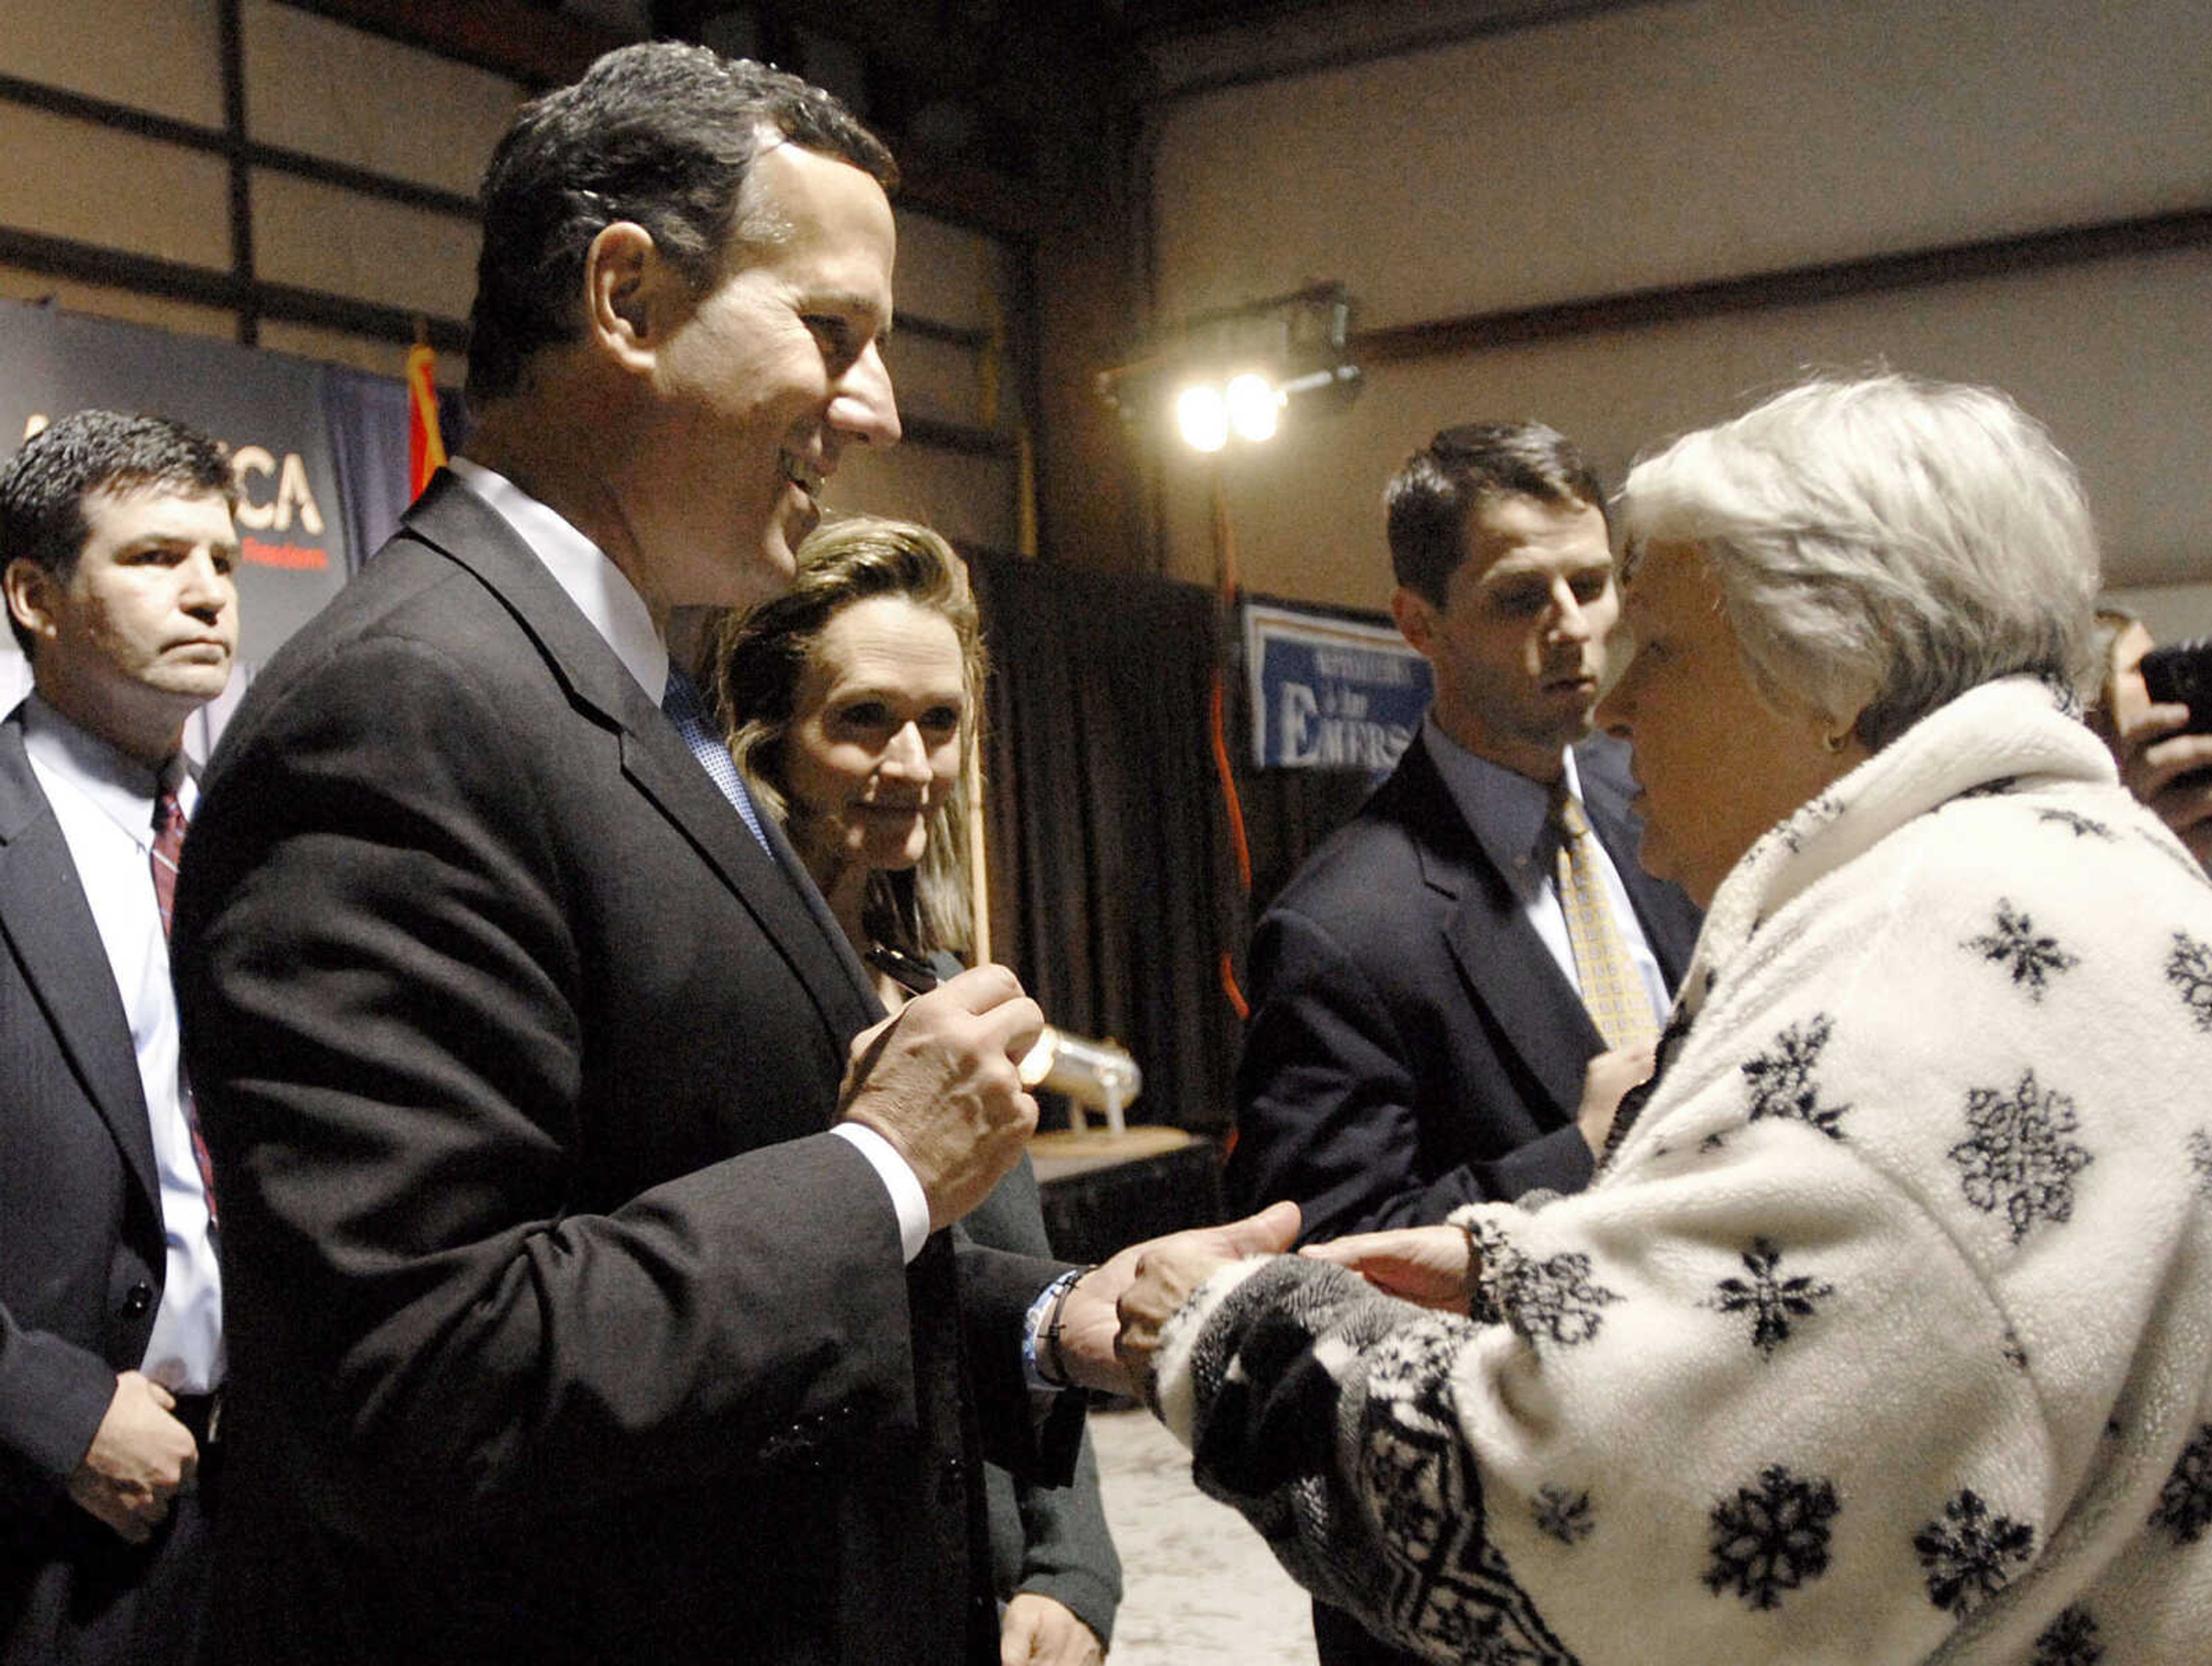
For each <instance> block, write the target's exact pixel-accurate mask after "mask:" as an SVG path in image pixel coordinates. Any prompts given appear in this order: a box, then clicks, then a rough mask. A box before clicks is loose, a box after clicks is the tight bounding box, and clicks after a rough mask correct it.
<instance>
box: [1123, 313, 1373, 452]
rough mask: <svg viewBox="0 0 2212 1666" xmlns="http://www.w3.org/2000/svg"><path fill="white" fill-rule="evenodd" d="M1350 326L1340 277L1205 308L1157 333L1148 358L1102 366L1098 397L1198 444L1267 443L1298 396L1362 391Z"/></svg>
mask: <svg viewBox="0 0 2212 1666" xmlns="http://www.w3.org/2000/svg"><path fill="white" fill-rule="evenodd" d="M1351 329H1352V300H1351V297H1350V295H1349V294H1346V290H1345V288H1344V286H1343V285H1342V284H1340V283H1325V284H1317V285H1315V286H1314V287H1312V288H1306V289H1301V290H1297V291H1296V292H1295V293H1293V294H1287V295H1276V296H1273V297H1271V298H1270V299H1268V300H1260V301H1251V302H1248V303H1246V304H1244V305H1243V306H1230V307H1223V308H1220V309H1218V311H1215V312H1205V313H1200V314H1199V315H1198V316H1197V317H1195V318H1190V319H1188V320H1186V321H1185V322H1184V323H1182V324H1179V325H1177V326H1176V327H1175V328H1174V329H1172V330H1167V331H1164V332H1163V333H1162V334H1161V335H1159V336H1157V337H1156V338H1155V339H1154V341H1153V342H1152V344H1151V350H1150V351H1149V352H1147V353H1146V354H1145V355H1144V356H1143V357H1141V358H1139V359H1137V360H1133V361H1132V362H1131V363H1129V364H1127V365H1121V366H1117V367H1115V368H1114V369H1111V370H1103V371H1101V372H1099V373H1098V376H1097V390H1098V393H1099V397H1101V398H1103V399H1104V400H1105V401H1106V402H1107V403H1109V404H1110V405H1112V406H1113V407H1114V408H1115V409H1116V410H1118V411H1119V412H1120V413H1121V417H1122V420H1123V421H1127V422H1128V423H1130V424H1131V425H1132V426H1150V425H1152V424H1154V423H1160V424H1162V425H1163V426H1164V427H1170V428H1171V429H1172V430H1173V431H1174V432H1175V433H1176V434H1178V435H1179V436H1180V437H1181V438H1182V441H1183V443H1184V444H1185V445H1188V446H1189V447H1190V448H1191V449H1192V450H1193V451H1201V452H1216V451H1221V450H1223V449H1224V448H1225V447H1226V446H1227V445H1230V444H1231V441H1237V442H1241V443H1243V444H1245V445H1263V444H1265V443H1266V442H1267V441H1268V440H1270V439H1273V438H1274V436H1275V433H1276V431H1277V429H1278V428H1279V426H1280V425H1281V422H1282V421H1283V418H1284V416H1285V415H1286V414H1287V413H1288V412H1289V411H1290V410H1291V408H1292V407H1293V406H1294V405H1296V406H1298V407H1301V408H1304V409H1317V408H1319V407H1321V406H1322V405H1324V404H1330V405H1338V406H1340V405H1343V404H1346V403H1350V402H1351V401H1352V399H1353V398H1355V397H1358V392H1359V385H1360V376H1359V367H1358V365H1356V364H1354V363H1352V356H1351V346H1350V339H1351Z"/></svg>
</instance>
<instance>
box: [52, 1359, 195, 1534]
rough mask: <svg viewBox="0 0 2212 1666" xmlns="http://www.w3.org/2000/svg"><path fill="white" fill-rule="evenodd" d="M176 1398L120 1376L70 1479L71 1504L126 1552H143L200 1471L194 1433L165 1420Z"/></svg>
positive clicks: (138, 1378)
mask: <svg viewBox="0 0 2212 1666" xmlns="http://www.w3.org/2000/svg"><path fill="white" fill-rule="evenodd" d="M176 1403H177V1402H176V1397H175V1396H173V1395H172V1394H171V1393H170V1392H169V1390H167V1389H165V1388H163V1387H162V1386H161V1384H159V1383H156V1382H155V1381H153V1380H152V1379H151V1378H147V1377H144V1376H142V1375H140V1374H139V1373H138V1372H135V1371H126V1372H122V1373H121V1374H119V1375H118V1377H117V1378H116V1379H115V1397H114V1398H113V1399H112V1400H110V1401H109V1402H107V1412H106V1415H105V1416H103V1417H102V1418H101V1419H100V1427H99V1429H98V1430H97V1431H96V1432H95V1433H94V1435H93V1437H92V1448H91V1450H90V1451H88V1452H86V1453H85V1455H84V1458H83V1460H82V1462H81V1463H78V1465H77V1466H76V1474H75V1475H71V1476H70V1479H69V1493H70V1498H72V1499H75V1500H76V1502H77V1504H78V1505H80V1506H82V1508H83V1509H85V1510H86V1511H88V1512H90V1513H91V1514H92V1515H93V1516H94V1517H95V1518H98V1519H99V1520H100V1521H101V1522H103V1523H105V1524H106V1525H107V1526H109V1527H111V1528H112V1529H114V1530H115V1531H116V1532H118V1533H119V1534H121V1535H122V1536H124V1537H125V1538H126V1539H128V1540H129V1541H130V1542H131V1543H132V1544H143V1543H145V1542H146V1541H147V1540H148V1539H149V1538H151V1537H152V1536H153V1534H154V1530H155V1528H157V1527H159V1526H160V1525H161V1522H162V1520H163V1518H166V1517H167V1515H168V1513H169V1502H170V1500H171V1499H173V1498H175V1497H176V1495H177V1491H178V1489H179V1487H182V1486H183V1485H184V1484H185V1482H186V1481H190V1480H191V1478H192V1475H193V1473H194V1472H195V1471H196V1470H197V1469H198V1468H199V1462H200V1454H199V1448H198V1446H197V1445H195V1444H194V1443H193V1440H192V1432H191V1430H190V1429H188V1428H186V1427H185V1426H184V1425H183V1424H181V1423H179V1421H177V1420H176V1419H175V1418H173V1417H172V1416H171V1415H169V1414H170V1412H171V1411H172V1410H173V1409H174V1408H175V1406H176Z"/></svg>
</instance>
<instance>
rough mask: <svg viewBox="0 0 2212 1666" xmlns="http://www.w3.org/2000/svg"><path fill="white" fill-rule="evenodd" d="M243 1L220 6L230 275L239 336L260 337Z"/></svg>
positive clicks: (248, 342) (242, 339)
mask: <svg viewBox="0 0 2212 1666" xmlns="http://www.w3.org/2000/svg"><path fill="white" fill-rule="evenodd" d="M218 16H219V19H220V22H219V27H220V30H221V44H222V124H223V134H224V136H225V138H226V139H227V140H228V144H227V146H226V154H228V157H229V159H230V275H231V277H232V278H233V279H234V281H235V282H236V283H237V285H238V340H239V344H240V346H242V347H256V346H258V345H259V344H260V341H261V304H260V302H259V300H258V299H257V297H256V292H255V282H254V274H253V176H252V169H251V167H248V166H247V163H246V39H245V27H244V24H243V22H242V21H241V20H240V0H222V3H221V5H220V7H219V8H218Z"/></svg>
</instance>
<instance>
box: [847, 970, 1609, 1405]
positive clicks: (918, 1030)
mask: <svg viewBox="0 0 2212 1666" xmlns="http://www.w3.org/2000/svg"><path fill="white" fill-rule="evenodd" d="M1043 1028H1044V1015H1043V1014H1042V1012H1041V1011H1039V1009H1038V1008H1037V1004H1036V1002H1034V1001H1032V1000H1030V998H1029V997H1028V996H1026V995H1024V994H1023V992H1022V988H1021V984H1020V983H1019V982H1018V980H1017V979H1016V978H1015V977H1014V975H1013V973H1012V972H1009V971H1007V970H1006V968H1005V967H1004V966H977V967H975V969H974V970H972V971H969V972H962V973H961V974H960V975H959V976H958V977H957V978H947V979H946V980H945V982H944V983H942V984H939V985H938V986H937V988H935V989H934V990H933V991H930V992H928V993H927V994H925V995H919V996H916V997H915V998H914V999H913V1000H912V1001H909V1002H908V1003H907V1004H906V1005H905V1006H904V1007H902V1008H901V1009H899V1011H898V1012H897V1013H896V1015H894V1016H892V1017H890V1018H888V1019H886V1020H884V1022H882V1023H881V1024H878V1025H877V1026H875V1027H873V1028H872V1029H869V1030H866V1031H864V1032H862V1033H861V1034H860V1036H858V1037H857V1038H855V1039H854V1043H853V1063H852V1066H851V1068H850V1069H848V1072H847V1074H846V1079H845V1086H844V1091H843V1093H842V1096H841V1103H842V1115H843V1116H845V1117H848V1118H852V1119H853V1120H854V1121H856V1122H860V1123H862V1124H866V1126H868V1127H870V1128H872V1129H873V1130H875V1131H876V1132H877V1133H878V1134H880V1135H882V1136H884V1139H886V1140H887V1141H889V1142H890V1143H891V1145H892V1146H893V1147H894V1148H896V1149H897V1151H898V1153H899V1154H900V1155H901V1156H902V1158H904V1159H905V1160H906V1162H907V1165H908V1167H910V1168H911V1169H912V1170H913V1171H914V1174H915V1178H916V1179H917V1180H919V1181H920V1182H921V1188H922V1191H923V1193H924V1194H925V1195H926V1196H927V1198H928V1200H929V1215H930V1226H931V1228H932V1229H933V1230H934V1229H936V1228H938V1227H944V1226H947V1225H949V1224H951V1222H952V1221H957V1220H958V1219H960V1218H961V1217H962V1216H963V1215H966V1214H967V1213H968V1212H969V1210H970V1209H974V1208H975V1206H976V1204H978V1203H981V1201H982V1200H983V1198H984V1197H985V1196H987V1195H988V1194H989V1192H990V1190H991V1189H992V1187H994V1186H995V1185H996V1184H998V1183H999V1180H1000V1178H1001V1177H1002V1176H1004V1175H1005V1173H1006V1171H1007V1170H1008V1169H1010V1168H1012V1166H1013V1165H1014V1163H1015V1161H1016V1160H1017V1159H1018V1157H1019V1156H1020V1154H1021V1151H1022V1148H1023V1146H1024V1144H1025V1143H1026V1142H1027V1141H1028V1139H1029V1137H1030V1134H1031V1133H1032V1132H1033V1131H1034V1130H1035V1129H1036V1114H1037V1110H1036V1100H1034V1099H1032V1098H1031V1097H1030V1094H1029V1092H1028V1090H1027V1089H1026V1088H1025V1087H1024V1086H1023V1083H1022V1079H1021V1073H1020V1069H1019V1061H1020V1060H1021V1059H1022V1058H1023V1057H1025V1056H1026V1055H1027V1054H1028V1053H1029V1051H1030V1049H1031V1048H1032V1047H1034V1046H1035V1045H1036V1041H1037V1038H1038V1036H1039V1035H1040V1034H1041V1033H1042V1031H1043ZM1647 1068H1648V1067H1647ZM1297 1232H1298V1210H1297V1205H1296V1204H1295V1203H1276V1204H1273V1205H1271V1206H1270V1207H1268V1208H1267V1209H1262V1210H1261V1211H1260V1212H1259V1213H1258V1214H1257V1215H1249V1216H1247V1217H1246V1218H1245V1219H1243V1220H1242V1221H1231V1222H1229V1223H1228V1224H1227V1225H1225V1226H1219V1227H1199V1228H1196V1229H1194V1230H1192V1231H1189V1232H1183V1233H1172V1234H1170V1235H1169V1236H1167V1237H1164V1238H1157V1239H1151V1240H1149V1241H1147V1242H1146V1243H1142V1244H1133V1245H1130V1246H1129V1247H1128V1248H1127V1249H1125V1250H1123V1251H1121V1252H1120V1253H1119V1254H1117V1255H1115V1257H1113V1258H1112V1259H1111V1260H1109V1261H1107V1262H1104V1263H1101V1264H1100V1265H1098V1266H1097V1267H1094V1268H1092V1269H1090V1271H1088V1272H1086V1273H1085V1275H1083V1277H1082V1278H1081V1279H1079V1280H1078V1281H1076V1283H1075V1284H1074V1286H1073V1287H1072V1288H1071V1289H1070V1290H1069V1291H1068V1293H1067V1294H1066V1298H1065V1299H1064V1301H1063V1303H1062V1306H1061V1308H1060V1316H1059V1354H1060V1361H1061V1363H1062V1366H1063V1367H1064V1368H1065V1370H1066V1372H1067V1373H1068V1376H1069V1377H1070V1378H1071V1379H1072V1380H1073V1382H1075V1383H1076V1384H1079V1385H1080V1386H1082V1387H1085V1388H1089V1389H1096V1390H1100V1391H1101V1392H1103V1393H1109V1394H1117V1395H1122V1396H1128V1397H1131V1398H1142V1397H1145V1390H1146V1386H1147V1383H1148V1379H1149V1378H1150V1374H1151V1367H1152V1358H1153V1355H1154V1354H1156V1353H1157V1352H1158V1348H1159V1344H1160V1336H1161V1332H1162V1330H1163V1329H1164V1327H1165V1326H1166V1324H1167V1323H1168V1321H1169V1320H1170V1318H1173V1317H1174V1315H1175V1313H1176V1311H1177V1310H1178V1309H1180V1308H1181V1307H1182V1305H1183V1303H1184V1301H1185V1300H1187V1299H1188V1298H1189V1296H1190V1294H1191V1293H1192V1292H1193V1291H1194V1290H1196V1289H1197V1288H1198V1287H1199V1286H1200V1284H1202V1283H1204V1282H1205V1281H1206V1279H1208V1278H1209V1277H1211V1276H1212V1275H1213V1273H1214V1272H1216V1271H1217V1270H1218V1269H1220V1268H1222V1267H1223V1266H1225V1265H1227V1264H1228V1263H1231V1262H1235V1261H1238V1260H1242V1259H1243V1257H1246V1256H1251V1255H1275V1254H1281V1253H1283V1252H1284V1251H1287V1250H1288V1249H1289V1248H1290V1247H1291V1243H1292V1241H1293V1240H1294V1239H1296V1238H1297ZM1304 1254H1306V1255H1309V1256H1312V1257H1316V1258H1319V1259H1322V1260H1327V1261H1334V1262H1335V1263H1338V1264H1339V1265H1341V1266H1346V1267H1349V1268H1351V1269H1353V1270H1354V1271H1356V1272H1358V1273H1360V1274H1362V1275H1364V1276H1365V1277H1366V1278H1368V1279H1369V1280H1370V1281H1371V1282H1373V1283H1375V1284H1376V1285H1377V1286H1379V1287H1381V1288H1383V1289H1384V1290H1386V1291H1388V1292H1389V1293H1391V1294H1393V1295H1397V1296H1401V1297H1404V1298H1406V1299H1409V1300H1413V1301H1419V1302H1423V1303H1425V1305H1429V1306H1440V1307H1450V1308H1453V1309H1455V1310H1456V1311H1459V1312H1465V1311H1466V1304H1467V1289H1468V1277H1469V1275H1470V1274H1471V1271H1472V1264H1473V1257H1472V1254H1471V1251H1470V1249H1469V1244H1468V1236H1467V1234H1466V1233H1462V1231H1460V1230H1459V1228H1458V1227H1412V1228H1407V1229H1403V1230H1400V1231H1395V1232H1383V1233H1362V1234H1360V1235H1358V1236H1357V1237H1353V1238H1346V1239H1339V1240H1337V1241H1336V1242H1335V1243H1333V1244H1326V1245H1310V1246H1308V1248H1307V1249H1306V1250H1305V1251H1304Z"/></svg>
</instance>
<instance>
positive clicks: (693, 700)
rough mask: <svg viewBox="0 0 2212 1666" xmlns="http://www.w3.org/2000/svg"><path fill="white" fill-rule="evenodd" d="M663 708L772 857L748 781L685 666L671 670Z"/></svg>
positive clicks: (669, 669)
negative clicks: (745, 779)
mask: <svg viewBox="0 0 2212 1666" xmlns="http://www.w3.org/2000/svg"><path fill="white" fill-rule="evenodd" d="M660 709H661V710H662V711H663V712H666V713H667V714H668V721H669V722H671V723H672V724H675V725H676V732H677V733H678V735H681V736H683V737H684V745H686V746H688V747H690V748H691V755H692V756H693V757H695V758H696V759H697V760H699V767H700V768H702V769H703V770H705V771H706V772H707V775H708V779H710V780H711V781H713V782H714V785H716V786H718V787H720V789H721V790H722V797H725V798H726V799H728V800H729V801H730V803H731V804H732V806H733V807H734V808H735V809H736V810H737V812H738V815H741V816H743V817H744V821H745V826H746V827H749V828H750V829H751V831H752V836H753V837H754V838H755V839H758V840H760V845H761V849H763V851H767V852H768V853H769V855H770V856H774V855H775V847H774V846H772V845H769V842H768V834H767V833H765V832H763V830H762V827H761V824H760V811H759V810H757V809H755V808H754V806H753V797H752V794H750V793H749V792H747V791H745V784H744V778H743V777H742V776H740V775H739V774H738V766H737V761H736V760H734V759H733V758H732V757H731V756H730V748H728V747H726V746H725V745H723V744H722V740H721V737H720V736H719V735H717V734H715V732H714V726H713V725H712V724H709V723H708V721H707V708H706V706H704V705H702V703H701V701H700V699H699V690H698V688H696V686H695V685H694V684H693V682H692V681H691V679H690V677H688V676H686V675H684V669H683V668H682V667H681V666H678V665H675V664H671V665H670V666H669V668H668V692H667V693H665V694H663V695H661V697H660Z"/></svg>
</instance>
